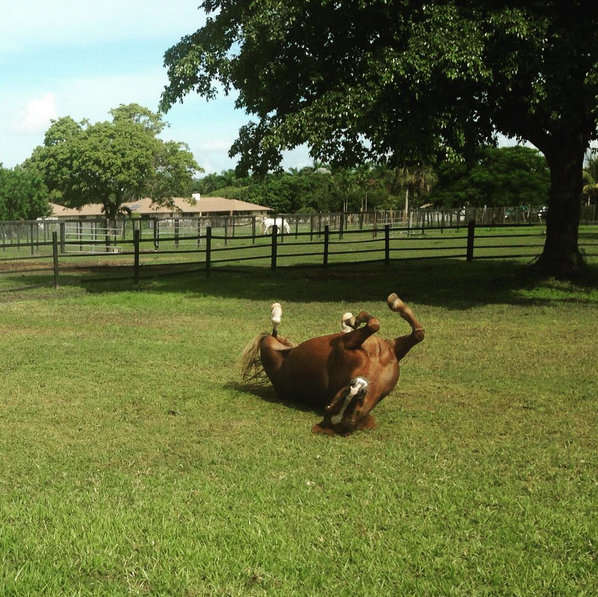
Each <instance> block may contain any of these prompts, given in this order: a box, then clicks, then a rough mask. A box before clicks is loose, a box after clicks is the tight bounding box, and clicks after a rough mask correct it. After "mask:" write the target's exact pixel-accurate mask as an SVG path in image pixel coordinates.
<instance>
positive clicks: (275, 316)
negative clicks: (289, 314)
mask: <svg viewBox="0 0 598 597" xmlns="http://www.w3.org/2000/svg"><path fill="white" fill-rule="evenodd" d="M281 321H282V306H281V304H280V303H274V304H273V305H272V335H273V336H274V337H275V338H276V337H277V336H278V326H279V325H280V323H281Z"/></svg>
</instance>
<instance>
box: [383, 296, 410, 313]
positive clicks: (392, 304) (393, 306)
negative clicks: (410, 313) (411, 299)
mask: <svg viewBox="0 0 598 597" xmlns="http://www.w3.org/2000/svg"><path fill="white" fill-rule="evenodd" d="M386 300H387V302H388V306H389V308H390V310H391V311H394V312H395V313H402V312H403V311H404V310H405V307H406V305H405V303H404V302H403V301H402V300H401V299H400V298H399V295H398V294H397V293H396V292H393V293H392V294H391V295H390V296H389V297H388V299H386Z"/></svg>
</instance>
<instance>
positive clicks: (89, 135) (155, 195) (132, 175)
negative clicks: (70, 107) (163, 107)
mask: <svg viewBox="0 0 598 597" xmlns="http://www.w3.org/2000/svg"><path fill="white" fill-rule="evenodd" d="M111 115H112V121H105V122H98V123H95V124H89V122H87V121H83V122H81V123H76V122H75V121H74V120H73V119H72V118H70V117H64V118H60V119H58V120H56V121H54V122H53V123H52V125H51V126H50V128H49V129H48V131H47V132H46V135H45V139H44V144H43V145H42V146H39V147H37V148H36V149H35V150H34V152H33V155H32V157H31V158H30V160H28V162H27V167H28V168H30V169H33V170H36V171H38V172H40V173H41V175H42V176H43V178H44V180H45V183H46V184H47V186H48V188H49V189H50V193H51V197H52V200H53V201H55V202H56V203H59V204H61V205H66V206H68V207H74V208H77V207H81V206H83V205H86V204H88V203H101V204H102V205H103V206H104V212H105V213H106V216H107V217H110V218H114V217H115V216H116V215H117V214H118V212H119V210H120V209H121V206H122V204H123V203H124V202H126V201H130V200H133V199H136V198H139V197H142V196H149V197H151V198H152V199H153V201H154V202H156V203H168V202H169V200H171V199H172V197H174V196H187V195H189V194H190V192H191V185H192V183H193V175H194V174H195V172H197V171H198V170H200V168H199V166H198V165H197V163H196V162H195V160H194V158H193V155H192V154H191V152H190V151H189V148H188V147H187V146H186V145H185V144H184V143H176V142H174V141H167V142H165V141H163V140H161V139H159V138H158V137H157V135H158V134H159V133H160V132H161V131H162V130H163V128H164V126H165V123H164V122H163V121H162V119H161V117H160V116H159V115H157V114H154V113H153V112H151V111H150V110H148V109H147V108H143V107H141V106H139V105H137V104H130V105H126V106H124V105H121V106H120V107H119V108H115V109H114V110H112V111H111Z"/></svg>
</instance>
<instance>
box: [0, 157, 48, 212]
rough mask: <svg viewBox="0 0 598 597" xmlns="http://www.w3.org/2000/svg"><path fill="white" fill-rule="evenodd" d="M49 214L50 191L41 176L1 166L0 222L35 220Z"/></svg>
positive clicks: (20, 169)
mask: <svg viewBox="0 0 598 597" xmlns="http://www.w3.org/2000/svg"><path fill="white" fill-rule="evenodd" d="M49 213H50V205H49V203H48V189H47V188H46V185H44V182H43V180H42V178H41V176H40V175H39V174H36V173H35V172H29V171H27V170H25V169H24V168H22V167H20V166H17V167H16V168H13V169H8V168H3V167H2V165H1V164H0V220H35V219H36V218H40V217H43V216H47V215H49Z"/></svg>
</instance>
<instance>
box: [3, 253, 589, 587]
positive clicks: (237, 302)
mask: <svg viewBox="0 0 598 597" xmlns="http://www.w3.org/2000/svg"><path fill="white" fill-rule="evenodd" d="M597 280H598V271H597V270H596V266H593V267H592V270H591V274H590V277H589V278H588V280H587V281H586V282H584V283H583V284H580V285H572V284H570V283H562V282H555V281H540V280H537V279H535V278H534V277H533V276H532V275H530V272H529V271H528V270H527V269H526V268H525V267H524V266H522V265H520V264H514V263H509V262H473V263H465V262H463V261H443V262H435V261H430V262H408V263H402V264H400V263H393V264H391V266H390V267H386V268H385V267H384V266H383V265H380V266H375V267H365V266H361V267H355V268H352V269H351V270H349V269H347V268H344V269H342V270H330V271H322V270H315V269H314V270H285V271H280V272H279V273H278V274H277V276H276V277H273V276H271V275H270V274H269V272H268V271H261V272H260V271H257V272H253V274H252V275H247V274H234V273H224V272H215V273H214V274H213V275H212V277H211V278H210V279H205V278H204V277H202V276H179V277H169V278H162V279H157V280H146V281H142V282H141V284H140V285H139V287H137V288H135V287H134V286H133V284H132V283H129V282H128V281H121V282H118V285H117V283H115V282H105V283H102V282H95V283H89V284H79V283H73V284H72V285H68V286H65V287H61V288H59V289H58V290H52V289H48V288H43V289H33V290H28V291H25V292H6V293H3V294H1V295H0V338H1V340H0V341H1V343H2V355H3V356H2V358H1V359H0V400H1V404H2V409H1V410H0V471H1V473H0V587H1V590H0V594H1V595H2V596H12V595H14V596H19V597H21V596H27V595H32V596H33V595H36V596H37V595H50V596H54V595H56V596H58V595H110V596H113V595H114V596H118V595H176V596H185V597H188V596H204V595H205V596H216V595H230V596H245V595H250V596H253V595H268V596H270V595H277V596H278V595H281V596H289V595H298V596H306V595H310V596H311V595H314V596H328V595H330V596H332V595H334V596H336V595H342V596H344V595H347V596H368V597H370V596H381V595H382V596H386V595H388V596H397V595H422V596H429V595H464V596H465V595H467V596H471V595H480V596H482V595H524V596H527V595H534V596H536V595H546V596H549V595H550V596H553V595H571V596H576V597H577V596H581V595H587V596H590V595H595V594H596V593H597V592H598V582H597V562H596V543H597V541H598V537H597V522H596V521H597V516H596V515H597V511H596V510H597V508H596V504H597V502H598V495H597V475H596V473H597V467H596V448H597V442H596V428H597V423H598V421H597V416H596V412H597V395H598V384H597V380H598V375H597V373H598V371H597V367H596V363H597V359H596V357H597V354H598V345H597V337H596V321H597V320H598V318H597V314H598V288H597V285H596V281H597ZM392 291H397V292H398V293H399V294H400V296H402V298H403V299H404V300H405V301H406V302H408V303H409V304H410V305H411V306H412V307H413V309H414V311H415V313H416V314H417V316H418V318H419V319H420V321H421V322H422V324H423V325H424V326H425V328H426V332H427V335H426V340H425V342H424V343H423V344H420V345H418V346H417V347H415V348H414V349H413V351H412V352H411V353H410V354H409V355H408V357H407V359H406V360H405V361H404V364H403V367H402V376H401V380H400V382H399V385H398V386H397V389H396V390H395V391H394V392H393V394H392V395H391V396H389V397H388V398H387V399H386V400H385V401H384V402H383V403H382V404H381V405H379V406H378V407H377V408H376V409H375V411H374V414H375V416H376V418H377V419H378V429H377V430H375V431H367V432H359V433H356V434H354V435H352V436H350V437H348V438H339V437H333V438H330V437H325V436H314V435H312V434H311V433H310V429H311V426H312V425H313V423H315V422H316V421H317V420H318V418H317V416H316V415H315V414H314V413H313V412H311V411H309V410H305V409H302V408H296V407H293V406H292V405H288V404H284V403H281V402H279V401H277V400H276V398H275V396H274V395H273V393H272V392H271V391H269V390H261V391H257V390H251V389H248V388H242V387H240V386H239V385H238V383H237V382H238V376H237V370H236V360H237V357H238V355H239V353H240V352H241V350H242V348H243V347H244V345H245V344H246V343H247V342H248V340H250V339H251V338H252V337H253V336H254V335H255V334H256V333H257V332H259V331H261V330H263V329H267V328H268V324H269V306H270V304H271V303H272V302H273V301H274V300H279V301H280V302H282V304H283V330H284V333H285V334H288V335H289V336H291V337H294V338H295V339H296V340H303V339H306V338H308V337H311V336H314V335H319V334H325V333H330V332H332V331H336V329H337V327H338V321H339V319H340V316H341V314H342V313H343V312H345V311H347V310H350V311H353V312H356V311H358V310H359V309H361V308H365V309H367V310H369V311H370V312H371V313H373V314H375V315H377V316H379V317H380V319H381V323H382V330H381V333H382V335H384V336H387V337H392V336H396V335H399V334H403V333H406V332H407V331H408V327H407V325H406V324H405V322H403V321H402V320H401V319H400V318H399V317H397V316H396V314H393V313H391V312H390V311H389V310H388V308H387V307H386V306H385V304H384V300H385V298H386V296H387V295H388V294H389V293H390V292H392Z"/></svg>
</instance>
